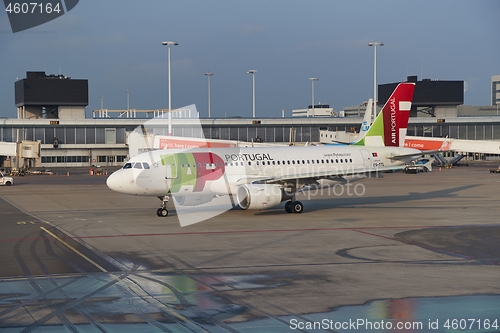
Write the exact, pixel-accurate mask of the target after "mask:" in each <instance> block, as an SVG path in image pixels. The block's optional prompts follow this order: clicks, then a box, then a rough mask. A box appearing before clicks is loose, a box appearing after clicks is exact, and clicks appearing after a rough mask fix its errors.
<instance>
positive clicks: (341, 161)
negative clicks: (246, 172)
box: [248, 158, 352, 165]
mask: <svg viewBox="0 0 500 333" xmlns="http://www.w3.org/2000/svg"><path fill="white" fill-rule="evenodd" d="M319 161H320V160H316V163H317V164H320V162H319ZM275 162H276V163H275ZM286 162H287V163H285V161H282V163H281V164H282V165H285V164H301V163H300V162H301V160H297V163H295V160H292V161H291V163H290V160H288V161H286ZM250 163H251V162H248V165H251V164H250ZM256 163H257V165H259V161H257V162H256ZM321 163H322V164H325V163H339V159H335V160H333V159H331V160H328V159H326V160H325V159H324V160H321ZM340 163H352V158H350V159H349V160H348V159H347V158H346V159H345V160H344V159H342V158H341V159H340ZM271 164H272V165H276V164H277V165H280V161H267V165H271ZM302 164H314V160H302ZM262 165H266V161H263V162H262Z"/></svg>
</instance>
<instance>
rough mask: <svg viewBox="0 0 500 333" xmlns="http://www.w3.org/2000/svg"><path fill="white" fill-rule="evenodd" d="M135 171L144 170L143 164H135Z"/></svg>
mask: <svg viewBox="0 0 500 333" xmlns="http://www.w3.org/2000/svg"><path fill="white" fill-rule="evenodd" d="M134 169H142V164H141V163H136V164H134Z"/></svg>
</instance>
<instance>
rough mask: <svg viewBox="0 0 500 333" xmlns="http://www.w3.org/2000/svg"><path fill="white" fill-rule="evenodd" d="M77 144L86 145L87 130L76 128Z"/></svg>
mask: <svg viewBox="0 0 500 333" xmlns="http://www.w3.org/2000/svg"><path fill="white" fill-rule="evenodd" d="M75 141H76V142H75V143H76V144H77V145H78V144H80V145H82V144H85V128H83V127H77V128H76V137H75Z"/></svg>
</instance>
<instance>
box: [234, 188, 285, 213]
mask: <svg viewBox="0 0 500 333" xmlns="http://www.w3.org/2000/svg"><path fill="white" fill-rule="evenodd" d="M236 199H237V200H238V205H239V206H240V207H241V209H266V208H271V207H274V206H277V205H279V204H280V202H281V201H283V200H287V199H289V197H287V196H286V195H285V194H284V192H283V190H282V189H281V187H279V186H277V185H271V184H245V185H241V186H240V187H238V191H237V192H236Z"/></svg>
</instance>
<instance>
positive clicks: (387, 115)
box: [382, 82, 415, 147]
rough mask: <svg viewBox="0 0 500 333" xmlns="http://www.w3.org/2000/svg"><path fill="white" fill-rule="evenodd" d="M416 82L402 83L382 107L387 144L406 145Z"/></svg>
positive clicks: (385, 141) (385, 142)
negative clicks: (405, 140)
mask: <svg viewBox="0 0 500 333" xmlns="http://www.w3.org/2000/svg"><path fill="white" fill-rule="evenodd" d="M414 90H415V83H410V82H404V83H400V84H399V85H398V86H397V87H396V89H395V90H394V92H393V93H392V95H391V97H389V99H388V100H387V102H386V103H385V105H384V107H383V108H382V116H383V119H384V144H385V146H401V147H403V146H404V139H405V136H406V129H407V127H408V119H409V118H410V109H411V103H412V100H413V92H414Z"/></svg>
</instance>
